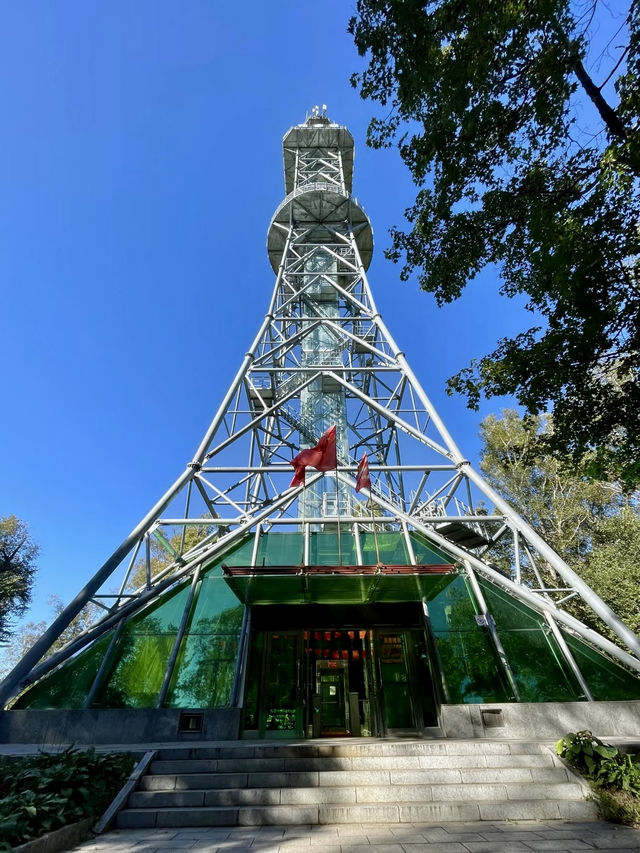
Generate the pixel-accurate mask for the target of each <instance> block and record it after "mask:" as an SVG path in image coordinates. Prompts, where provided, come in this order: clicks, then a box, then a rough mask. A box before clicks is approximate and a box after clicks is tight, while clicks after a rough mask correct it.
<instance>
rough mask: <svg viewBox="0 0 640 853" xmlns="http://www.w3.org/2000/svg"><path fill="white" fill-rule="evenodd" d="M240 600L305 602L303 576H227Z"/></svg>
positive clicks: (231, 587) (248, 602) (230, 586)
mask: <svg viewBox="0 0 640 853" xmlns="http://www.w3.org/2000/svg"><path fill="white" fill-rule="evenodd" d="M226 583H227V584H228V586H229V588H230V589H232V590H233V592H234V593H235V595H236V596H237V598H238V600H239V601H243V602H244V603H245V604H304V603H305V593H304V590H303V587H302V578H301V577H300V576H296V575H276V576H273V575H272V576H270V577H255V576H254V577H250V576H245V577H235V578H226Z"/></svg>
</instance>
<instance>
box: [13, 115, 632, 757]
mask: <svg viewBox="0 0 640 853" xmlns="http://www.w3.org/2000/svg"><path fill="white" fill-rule="evenodd" d="M283 157H284V187H285V197H284V199H283V201H282V202H281V203H280V204H279V205H278V206H277V208H276V211H275V213H274V215H273V218H272V220H271V223H270V225H269V230H268V237H267V252H268V257H269V262H270V264H271V267H272V269H273V271H274V273H275V285H274V288H273V291H272V294H271V298H270V300H269V301H268V305H267V311H266V314H265V318H264V320H263V322H262V323H261V325H260V328H259V329H258V332H257V334H256V336H255V338H254V340H253V342H252V343H251V345H250V347H249V349H248V350H247V352H246V354H245V355H244V358H242V361H241V363H240V366H239V368H238V370H237V372H236V374H235V376H234V377H233V379H232V380H231V383H230V385H229V388H228V390H227V392H226V393H225V395H224V398H223V400H222V402H221V403H220V405H219V407H218V409H217V411H216V413H215V415H214V417H213V420H212V422H211V424H210V425H209V427H208V429H207V430H206V432H205V434H204V436H203V438H202V440H201V441H200V443H199V445H198V446H197V448H196V450H195V452H194V455H193V457H192V458H191V460H189V461H188V462H187V463H186V465H185V469H184V471H183V472H182V473H181V474H180V475H179V476H178V478H177V479H176V481H175V482H174V483H173V485H171V486H170V487H169V489H168V490H167V491H166V493H165V494H164V495H162V497H160V499H159V500H158V501H157V502H156V503H155V504H154V505H153V506H152V507H151V509H150V510H149V512H148V513H147V514H146V515H145V516H144V518H142V519H141V520H140V522H139V523H138V524H137V525H136V526H135V527H134V529H133V530H132V531H131V533H130V534H129V535H128V536H127V537H126V538H125V539H124V541H123V542H122V543H121V545H119V546H118V548H116V550H115V551H114V553H113V554H112V555H111V556H110V557H109V558H108V559H107V560H106V561H105V563H104V564H103V565H102V566H101V567H100V568H99V569H98V571H97V572H96V573H95V574H94V575H93V576H92V577H91V578H90V579H89V580H88V581H87V582H86V584H85V585H84V587H83V588H82V589H81V590H80V592H79V593H78V595H77V596H76V597H75V599H74V600H73V601H72V602H71V603H70V604H69V605H68V606H67V607H66V608H65V610H64V611H63V612H62V613H61V614H60V616H59V617H58V618H57V619H56V620H55V621H54V622H53V624H52V625H51V626H50V627H49V628H48V629H47V631H45V632H44V634H43V635H42V637H41V638H40V639H39V640H38V641H37V642H36V643H35V645H34V646H33V648H32V649H31V650H30V651H29V652H27V654H26V655H25V656H24V658H23V659H22V660H21V661H20V663H19V664H18V665H17V666H16V667H15V668H14V669H13V671H12V672H11V673H10V674H9V675H8V676H7V678H6V679H5V681H4V682H3V683H2V685H1V686H0V697H1V698H2V700H3V702H4V703H5V705H6V704H7V703H9V702H11V701H12V700H14V699H15V697H16V696H18V695H19V698H17V700H16V703H15V706H14V707H15V709H16V710H21V711H23V712H28V711H36V710H38V709H40V710H42V709H47V710H50V711H51V712H52V713H54V712H60V714H61V715H62V712H66V711H68V710H69V709H75V711H76V712H78V713H77V714H76V716H74V717H73V718H71V717H66V716H64V715H62V716H59V717H56V720H55V721H54V722H51V723H46V726H49V727H51V726H53V725H55V726H64V727H65V729H64V731H65V735H64V736H65V737H66V739H67V740H68V741H69V742H72V741H74V740H77V738H78V737H79V736H82V735H81V732H82V731H84V729H82V727H83V726H85V727H86V726H87V725H89V724H90V725H91V728H92V731H94V733H95V738H96V742H100V740H101V739H102V742H108V743H109V742H110V743H114V742H119V737H120V732H119V731H118V730H116V728H114V726H116V727H117V726H120V725H122V724H123V723H122V721H123V720H124V721H126V725H127V726H128V727H129V728H128V731H129V732H133V731H139V732H140V733H141V734H140V737H143V736H146V735H144V732H148V731H149V726H151V724H152V722H153V720H156V721H161V723H160V722H158V725H160V724H161V725H162V727H163V728H162V731H163V732H164V734H162V735H160V734H159V732H158V731H156V732H155V736H154V737H152V738H151V739H152V740H161V739H163V738H164V737H165V735H166V739H168V740H172V739H175V736H176V732H177V727H178V725H179V720H180V719H181V717H180V714H181V713H183V712H184V713H187V712H188V713H189V714H191V715H193V714H195V715H196V716H198V715H200V718H202V720H203V721H204V722H202V731H203V732H204V731H205V730H206V732H207V736H208V737H210V738H215V737H219V738H229V737H231V738H235V737H239V736H242V737H260V738H267V737H286V736H290V737H302V736H308V735H313V736H323V735H331V734H333V735H335V734H352V735H353V734H360V735H370V734H375V735H384V734H388V733H393V732H394V731H396V730H402V731H405V732H406V731H407V730H409V731H414V732H420V731H423V730H425V729H427V730H432V729H434V728H438V727H440V728H441V732H444V733H445V734H446V731H447V722H446V720H447V714H449V713H454V711H455V708H456V706H459V705H469V704H475V705H478V704H480V705H481V704H483V703H496V702H497V703H500V704H501V705H503V704H504V705H512V704H518V703H535V702H556V701H557V702H563V703H567V702H575V703H582V704H583V705H584V703H593V702H597V701H598V700H600V699H618V700H622V699H640V680H638V678H637V675H636V674H637V673H638V672H640V640H639V639H638V637H636V635H635V634H634V633H633V632H632V631H630V630H629V628H628V627H627V626H626V625H624V624H623V622H622V621H621V620H620V619H619V618H618V616H617V615H616V614H615V613H613V611H612V610H611V609H610V608H609V607H608V606H607V604H606V603H605V602H603V601H602V600H601V599H600V598H599V596H598V595H596V594H595V593H594V592H593V590H591V589H590V588H589V587H588V585H587V584H586V583H585V582H584V581H583V580H582V579H581V578H580V577H579V576H578V575H577V574H576V573H575V572H574V571H573V570H572V569H571V567H570V566H569V565H567V563H566V562H565V561H564V560H563V559H561V557H560V556H558V554H556V553H555V552H554V551H553V550H552V549H551V548H550V547H549V546H548V545H547V544H546V543H545V542H544V541H543V540H542V538H541V537H540V536H539V535H538V533H537V532H536V531H535V530H534V529H533V528H532V527H531V526H530V525H529V524H528V523H527V522H526V521H525V520H524V519H523V518H521V517H520V516H519V515H518V513H517V511H516V510H515V509H514V508H513V507H511V506H510V505H509V504H507V503H506V502H505V501H504V500H503V499H502V497H501V496H500V495H499V494H497V493H496V492H495V491H494V490H493V488H492V487H491V486H490V485H489V484H488V483H487V482H486V481H485V480H484V479H483V477H482V476H481V474H479V473H478V472H477V471H476V470H475V469H474V467H473V466H472V465H471V464H470V462H469V461H468V460H467V459H466V458H465V456H464V455H463V453H462V452H461V451H460V450H459V448H458V447H457V445H456V443H455V442H454V440H453V438H452V436H451V434H450V433H449V431H448V429H447V427H446V426H445V424H444V422H443V421H442V419H441V417H440V416H439V414H438V412H437V411H436V409H435V407H434V406H433V404H432V402H431V400H430V398H429V396H428V395H427V393H426V391H425V389H424V388H423V386H422V385H421V384H420V381H419V380H418V378H417V377H416V375H415V374H414V372H413V371H412V369H411V367H410V365H409V363H408V361H407V359H406V357H405V355H404V353H403V352H402V350H401V349H400V348H399V346H398V345H397V344H396V342H395V340H394V339H393V337H392V335H391V333H390V331H389V329H388V328H387V326H386V325H385V323H384V321H383V319H382V317H381V315H380V312H379V311H378V309H377V307H376V304H375V301H374V297H373V293H372V290H371V286H370V284H369V280H368V277H367V270H368V268H369V265H370V262H371V256H372V252H373V235H372V230H371V224H370V222H369V219H368V217H367V215H366V213H365V211H364V210H363V208H362V206H361V205H360V204H359V203H358V201H357V199H356V198H354V196H353V195H352V180H353V161H354V144H353V138H352V136H351V134H350V133H349V131H348V130H347V129H346V128H345V127H342V126H340V125H338V124H335V123H333V122H332V121H331V120H330V119H329V118H328V117H327V116H326V115H325V114H324V113H321V112H320V111H319V110H317V109H316V110H314V111H313V113H312V114H311V115H310V116H309V117H307V119H306V120H305V121H304V122H303V123H301V124H299V125H296V126H294V127H292V128H291V129H290V130H289V131H288V132H287V133H286V134H285V136H284V140H283ZM332 427H335V435H336V460H335V466H334V464H333V463H332V465H330V466H327V467H328V468H329V470H326V467H323V466H321V465H320V464H318V468H317V469H315V468H313V467H309V468H307V469H306V472H305V474H304V480H302V481H300V480H298V479H297V476H296V478H294V480H293V481H292V475H293V473H294V470H293V468H292V464H291V463H292V460H293V459H294V457H296V456H297V455H298V454H300V452H301V451H302V450H304V449H305V448H315V447H316V445H318V444H319V443H320V442H321V441H322V437H323V436H324V435H325V434H326V433H327V431H331V428H332ZM316 449H317V448H316ZM365 455H366V457H367V460H368V468H369V472H370V480H367V481H366V482H365V484H364V486H363V484H362V482H358V481H357V480H356V476H357V471H358V468H359V465H362V464H363V462H364V461H365V460H364V457H365ZM356 485H357V486H358V490H356V488H355V487H356ZM498 561H499V567H498ZM576 598H580V599H582V601H583V602H584V604H585V605H586V606H588V607H589V608H591V610H592V611H593V612H594V613H595V614H596V615H597V616H598V617H599V618H600V619H601V620H603V621H604V622H605V623H606V625H607V626H608V627H609V628H610V629H611V631H612V632H613V634H614V635H615V636H617V638H618V641H619V642H618V643H614V642H612V641H611V640H610V639H608V638H606V637H604V636H603V635H601V634H600V633H598V632H597V631H595V630H593V629H592V628H590V627H588V626H587V625H585V624H583V623H582V622H581V621H579V619H578V618H576V616H575V615H573V613H571V612H570V611H569V609H568V608H567V603H568V602H570V601H572V600H574V599H576ZM96 605H97V606H98V607H99V608H100V610H99V612H100V614H101V615H100V616H99V617H98V618H97V619H95V621H94V623H93V624H92V625H91V626H90V627H88V628H86V629H85V630H83V631H82V632H81V633H80V634H78V635H77V636H74V637H73V638H72V639H71V641H70V642H68V643H67V644H66V645H65V646H64V647H63V648H61V649H59V648H57V644H58V639H59V637H60V635H61V634H62V633H63V632H64V631H65V630H66V629H67V627H68V626H69V624H70V623H71V622H72V620H73V619H74V618H75V617H76V616H77V615H78V614H79V613H80V611H82V609H83V608H85V607H93V608H94V609H95V607H96ZM52 649H53V651H52ZM114 708H119V709H121V710H123V711H124V710H127V711H128V712H129V716H127V717H122V716H121V717H118V722H117V723H116V722H114V720H115V717H114V716H113V715H111V716H109V715H104V716H101V715H97V716H95V711H96V709H114ZM83 709H84V711H85V712H86V716H85V717H83V716H82V714H80V711H82V710H83ZM451 709H454V710H453V711H452V710H451ZM583 710H584V709H583ZM152 712H153V713H152ZM581 713H582V712H581ZM7 714H8V716H7V717H6V721H7V722H5V733H7V732H9V729H10V730H11V731H15V732H18V730H19V727H20V726H21V725H23V726H31V727H32V728H31V737H32V739H38V738H39V737H40V735H39V734H38V730H37V729H35V728H33V727H34V726H36V725H45V723H41V722H37V720H41V718H40V717H38V718H37V720H36V718H35V717H31V718H30V717H28V715H27V717H25V716H24V715H22V716H20V715H13V716H12V715H11V712H7ZM136 714H137V715H138V716H136ZM153 714H156V716H155V717H154V716H153ZM90 715H93V716H90ZM547 718H548V719H551V718H553V715H552V714H551V715H547ZM465 719H466V718H465ZM469 719H470V718H469ZM584 719H586V718H585V717H584V714H583V716H581V717H580V720H581V727H584V725H583V723H582V721H583V720H584ZM21 721H22V722H21ZM73 721H75V722H73ZM88 721H90V723H89V722H88ZM72 723H73V725H76V724H77V725H78V726H79V727H80V728H79V730H78V731H76V730H73V731H72ZM6 726H8V727H9V729H7V728H6ZM46 726H45V727H46ZM136 726H137V728H136ZM11 727H13V728H11ZM43 731H44V730H43ZM47 731H48V729H47ZM474 731H475V730H474ZM472 734H473V733H472ZM505 734H506V732H505ZM559 734H562V732H559ZM559 734H558V736H559ZM6 736H7V737H8V738H9V739H11V737H12V736H11V734H7V735H6ZM20 736H23V734H20V733H19V734H18V735H16V737H20ZM43 737H44V735H43ZM60 737H61V738H63V735H60Z"/></svg>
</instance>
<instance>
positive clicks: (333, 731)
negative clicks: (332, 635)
mask: <svg viewBox="0 0 640 853" xmlns="http://www.w3.org/2000/svg"><path fill="white" fill-rule="evenodd" d="M314 714H317V715H318V717H317V719H316V721H315V725H314V729H315V730H316V731H318V734H319V735H320V736H321V737H327V736H331V735H345V734H348V733H349V732H350V725H349V670H348V664H347V662H346V661H341V660H336V661H333V660H329V661H318V663H317V664H316V695H315V696H314Z"/></svg>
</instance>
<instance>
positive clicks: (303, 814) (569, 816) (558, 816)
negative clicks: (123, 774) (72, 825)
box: [117, 800, 596, 829]
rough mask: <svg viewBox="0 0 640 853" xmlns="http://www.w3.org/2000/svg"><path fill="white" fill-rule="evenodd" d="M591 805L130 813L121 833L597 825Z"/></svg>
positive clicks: (121, 820) (501, 803) (498, 803)
mask: <svg viewBox="0 0 640 853" xmlns="http://www.w3.org/2000/svg"><path fill="white" fill-rule="evenodd" d="M595 818H596V807H595V805H594V803H591V802H587V801H584V800H583V801H571V800H493V801H487V802H475V803H467V802H465V803H459V802H442V801H438V802H429V803H393V804H379V803H376V804H361V805H359V804H346V805H331V804H327V805H322V804H320V805H315V804H314V805H279V806H278V805H264V806H246V807H237V808H234V807H224V806H220V807H215V806H211V807H200V808H199V807H182V808H158V809H126V810H124V811H122V812H120V814H119V815H118V823H117V825H118V827H119V828H121V829H133V828H145V827H174V828H177V827H185V826H273V825H276V826H286V825H299V824H352V823H444V822H447V823H448V822H459V821H464V822H466V821H476V820H595Z"/></svg>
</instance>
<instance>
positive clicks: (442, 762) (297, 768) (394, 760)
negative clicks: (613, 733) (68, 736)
mask: <svg viewBox="0 0 640 853" xmlns="http://www.w3.org/2000/svg"><path fill="white" fill-rule="evenodd" d="M550 761H551V762H552V763H556V764H559V760H558V759H554V758H553V756H551V755H509V754H504V755H461V756H451V755H400V756H398V755H381V756H358V757H353V758H343V757H332V758H325V757H323V758H317V757H316V758H238V759H232V758H218V759H215V758H208V759H202V758H193V759H187V758H182V759H166V760H160V761H153V762H152V763H151V767H150V772H151V773H152V774H153V775H157V776H175V775H178V774H181V773H229V772H237V773H241V772H254V773H255V772H267V773H288V772H309V771H315V770H318V771H341V770H346V771H359V770H392V769H398V770H421V769H432V768H434V769H438V768H441V767H451V766H456V767H466V768H495V769H497V770H498V769H501V768H512V767H514V766H517V767H534V766H535V767H548V766H549V764H550Z"/></svg>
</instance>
